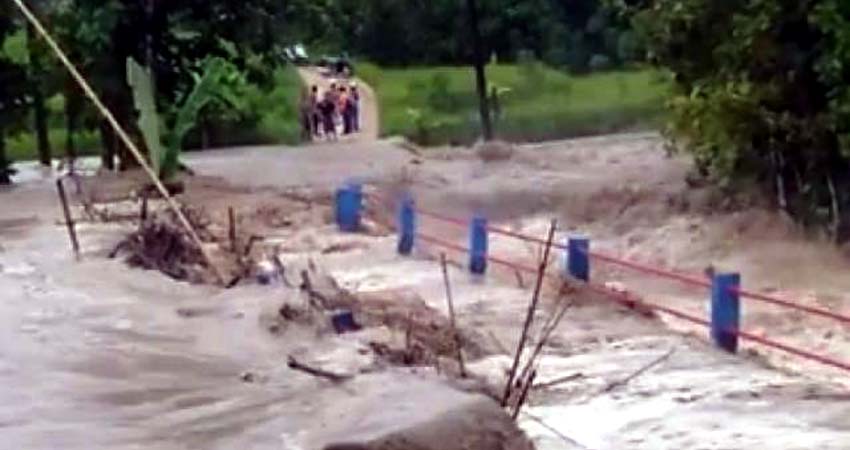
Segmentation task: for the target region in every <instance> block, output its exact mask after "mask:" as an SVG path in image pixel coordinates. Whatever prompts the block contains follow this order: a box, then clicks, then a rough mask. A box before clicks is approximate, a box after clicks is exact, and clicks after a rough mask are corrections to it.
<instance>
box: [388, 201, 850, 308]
mask: <svg viewBox="0 0 850 450" xmlns="http://www.w3.org/2000/svg"><path fill="white" fill-rule="evenodd" d="M373 195H375V196H376V197H378V198H379V199H381V198H383V199H386V197H381V196H379V195H376V194H373ZM418 211H419V213H420V214H422V215H423V216H426V217H431V218H433V219H436V220H440V221H443V222H447V223H452V224H455V225H460V226H466V225H467V222H465V221H463V220H460V219H456V218H453V217H449V216H445V215H442V214H438V213H435V212H432V211H427V210H423V209H418ZM487 229H488V230H489V231H491V232H493V233H496V234H502V235H505V236H509V237H513V238H516V239H521V240H524V241H527V242H533V243H537V244H542V245H546V241H544V240H543V239H540V238H536V237H533V236H528V235H524V234H522V233H517V232H513V231H509V230H506V229H503V228H498V227H494V226H488V227H487ZM552 246H553V247H555V248H558V249H561V250H567V246H565V245H563V244H560V243H557V242H553V243H552ZM461 248H462V247H461ZM455 250H459V251H468V250H466V249H464V250H460V249H459V248H455ZM588 256H590V257H592V258H596V259H598V260H600V261H603V262H606V263H609V264H614V265H619V266H622V267H626V268H629V269H632V270H636V271H639V272H643V273H648V274H652V275H657V276H659V277H662V278H668V279H671V280H675V281H679V282H682V283H685V284H689V285H693V286H700V287H703V288H708V289H711V287H712V283H711V282H710V281H708V280H705V279H701V278H698V277H695V276H691V275H685V274H681V273H677V272H673V271H671V270H667V269H662V268H658V267H654V266H650V265H648V264H643V263H639V262H635V261H628V260H624V259H620V258H616V257H613V256H609V255H606V254H603V253H599V252H588ZM491 260H492V261H493V262H494V263H496V264H501V265H505V266H510V267H514V268H521V269H523V270H529V268H527V267H525V268H523V267H517V266H516V264H511V263H508V262H506V261H503V260H498V259H491ZM532 270H533V269H532ZM732 292H734V293H737V294H739V295H740V296H741V297H744V298H749V299H752V300H756V301H761V302H764V303H769V304H772V305H776V306H782V307H785V308H790V309H795V310H798V311H802V312H806V313H809V314H812V315H816V316H821V317H825V318H828V319H833V320H837V321H840V322H844V323H848V324H850V316H847V315H843V314H839V313H834V312H832V311H827V310H825V309H822V308H817V307H813V306H807V305H803V304H800V303H796V302H792V301H788V300H784V299H781V298H778V297H775V296H770V295H766V294H761V293H758V292H753V291H748V290H745V289H733V290H732Z"/></svg>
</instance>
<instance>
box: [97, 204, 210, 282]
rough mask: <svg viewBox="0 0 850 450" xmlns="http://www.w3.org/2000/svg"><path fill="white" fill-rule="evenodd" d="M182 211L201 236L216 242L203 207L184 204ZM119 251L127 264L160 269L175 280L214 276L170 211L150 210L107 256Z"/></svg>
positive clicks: (203, 280)
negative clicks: (201, 209)
mask: <svg viewBox="0 0 850 450" xmlns="http://www.w3.org/2000/svg"><path fill="white" fill-rule="evenodd" d="M184 214H185V215H186V217H187V218H188V219H189V221H190V222H191V223H192V226H193V227H194V228H195V230H196V231H197V232H198V234H199V235H200V236H201V238H202V239H204V241H205V242H210V244H211V245H215V243H216V242H215V237H214V236H213V235H212V233H210V232H209V231H208V226H209V221H208V220H207V219H205V215H204V213H203V211H200V210H195V209H191V208H185V207H184ZM119 255H126V256H125V261H126V262H127V264H129V265H130V266H133V267H141V268H144V269H148V270H159V271H160V272H162V273H164V274H166V275H168V276H169V277H171V278H174V279H176V280H181V281H189V282H192V283H208V282H214V280H215V278H214V277H215V274H214V273H213V268H211V267H210V266H209V264H208V263H207V261H206V260H205V259H204V256H203V254H202V253H201V251H200V249H199V248H197V246H196V245H195V244H194V243H193V242H192V239H191V238H190V237H189V236H188V235H187V233H186V230H185V229H184V228H183V227H182V226H181V225H180V224H179V222H178V221H177V218H176V217H175V216H174V214H173V213H171V212H170V211H162V212H159V213H156V214H150V215H149V216H148V218H147V219H145V220H144V221H142V222H141V223H140V224H139V228H138V230H136V231H134V232H132V233H130V235H128V236H127V237H126V238H125V239H124V240H123V241H121V242H120V243H119V244H118V246H116V248H115V250H113V251H112V253H111V254H110V257H112V258H115V257H117V256H119Z"/></svg>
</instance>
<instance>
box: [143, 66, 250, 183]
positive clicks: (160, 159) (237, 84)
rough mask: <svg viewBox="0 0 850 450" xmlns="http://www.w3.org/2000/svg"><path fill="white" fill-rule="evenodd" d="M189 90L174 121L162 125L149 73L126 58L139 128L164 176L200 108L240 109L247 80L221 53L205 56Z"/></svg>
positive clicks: (175, 166) (176, 163)
mask: <svg viewBox="0 0 850 450" xmlns="http://www.w3.org/2000/svg"><path fill="white" fill-rule="evenodd" d="M193 79H194V84H193V87H192V90H191V91H190V92H189V93H188V94H187V95H186V96H185V98H184V99H183V101H182V102H181V104H180V105H179V106H178V107H177V108H176V112H175V117H174V121H173V123H174V125H173V126H172V127H171V128H170V129H165V130H164V132H162V133H161V132H160V130H161V129H163V128H165V127H164V126H163V124H162V120H160V115H159V113H158V112H157V109H156V103H155V100H154V99H155V98H156V96H155V93H154V86H153V81H152V78H151V74H150V72H149V71H148V70H146V69H145V68H143V67H142V66H140V65H139V64H138V63H137V62H136V61H135V60H133V59H132V58H128V59H127V80H128V82H129V84H130V87H131V88H132V90H133V101H134V104H135V106H136V110H137V111H138V112H139V120H138V123H139V128H140V129H141V132H142V137H143V139H144V140H145V143H146V144H147V146H148V149H149V154H148V156H149V158H150V161H151V164H152V165H153V167H154V169H155V170H156V171H157V173H159V175H160V177H161V178H162V179H163V180H170V179H172V178H173V177H174V176H175V175H176V174H177V171H178V170H179V168H180V151H181V149H182V147H183V139H184V138H185V137H186V135H187V134H188V133H189V132H190V131H192V129H193V128H195V126H196V124H197V122H198V117H199V115H200V114H201V112H202V111H203V109H204V108H205V107H206V106H208V105H211V104H216V105H219V106H220V107H224V108H230V109H233V110H237V111H238V110H242V109H243V106H244V105H243V104H242V101H241V99H240V91H242V89H243V88H244V86H245V84H246V83H247V82H246V80H245V77H244V75H243V74H242V73H241V72H240V71H239V69H238V68H237V67H236V66H235V65H234V64H233V63H231V62H229V61H227V60H225V59H224V58H220V57H211V58H208V59H206V60H205V61H204V62H203V64H202V66H201V73H200V74H198V73H194V74H193Z"/></svg>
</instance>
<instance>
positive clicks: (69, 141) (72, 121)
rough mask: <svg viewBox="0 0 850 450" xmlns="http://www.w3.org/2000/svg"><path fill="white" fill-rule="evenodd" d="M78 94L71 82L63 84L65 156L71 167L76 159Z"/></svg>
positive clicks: (78, 113)
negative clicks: (75, 136)
mask: <svg viewBox="0 0 850 450" xmlns="http://www.w3.org/2000/svg"><path fill="white" fill-rule="evenodd" d="M80 100H81V99H80V96H79V93H78V92H77V90H76V89H75V86H74V85H73V84H72V82H69V83H68V84H66V86H65V157H66V158H67V159H68V163H69V164H71V167H73V162H74V161H75V160H76V159H77V145H76V142H75V141H74V134H75V133H76V132H77V127H78V125H77V124H78V122H79V119H80V109H81V108H80V106H81V105H80Z"/></svg>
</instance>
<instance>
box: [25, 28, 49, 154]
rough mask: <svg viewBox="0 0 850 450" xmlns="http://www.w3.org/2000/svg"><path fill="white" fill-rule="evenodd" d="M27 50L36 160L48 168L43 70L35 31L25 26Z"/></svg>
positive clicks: (47, 137) (47, 136)
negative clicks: (36, 148) (36, 152)
mask: <svg viewBox="0 0 850 450" xmlns="http://www.w3.org/2000/svg"><path fill="white" fill-rule="evenodd" d="M27 50H28V52H29V55H30V89H31V91H30V94H31V95H32V102H33V111H34V113H35V114H34V119H35V123H34V126H35V134H36V140H37V143H38V160H39V162H41V164H42V165H44V166H50V164H51V161H52V159H53V157H52V155H51V150H50V136H49V135H48V132H47V106H46V105H45V104H44V102H45V99H44V68H43V67H42V66H41V57H40V56H39V53H40V52H39V50H38V48H37V41H36V36H35V30H34V29H33V27H32V25H30V24H27Z"/></svg>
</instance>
